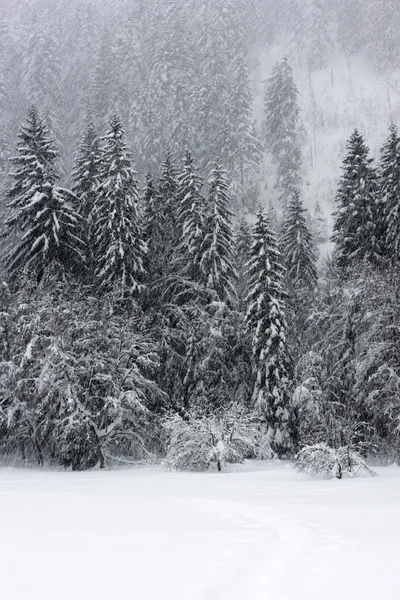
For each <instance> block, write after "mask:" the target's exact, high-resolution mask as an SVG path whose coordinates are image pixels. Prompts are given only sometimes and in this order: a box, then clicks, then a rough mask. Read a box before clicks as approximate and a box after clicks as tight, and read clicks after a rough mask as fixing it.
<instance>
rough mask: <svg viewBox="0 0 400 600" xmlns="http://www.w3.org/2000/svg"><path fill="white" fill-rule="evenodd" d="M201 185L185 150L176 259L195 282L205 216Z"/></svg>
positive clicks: (180, 184)
mask: <svg viewBox="0 0 400 600" xmlns="http://www.w3.org/2000/svg"><path fill="white" fill-rule="evenodd" d="M202 187H203V180H202V178H201V177H200V176H199V175H198V168H197V166H196V164H195V162H194V158H193V156H192V154H191V153H190V152H189V151H187V152H186V155H185V160H184V165H183V170H182V173H181V174H180V175H179V210H178V231H179V235H180V237H181V241H180V244H179V260H180V262H181V269H182V274H183V275H184V276H185V277H188V278H189V279H190V280H192V281H194V282H199V281H200V256H201V255H200V246H201V243H202V240H203V231H204V224H205V220H206V214H205V210H206V200H205V198H204V197H203V196H202V193H201V190H202Z"/></svg>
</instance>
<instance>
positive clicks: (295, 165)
mask: <svg viewBox="0 0 400 600" xmlns="http://www.w3.org/2000/svg"><path fill="white" fill-rule="evenodd" d="M298 95H299V92H298V89H297V86H296V84H295V82H294V79H293V71H292V68H291V66H290V64H289V62H288V59H287V57H285V58H284V59H283V60H282V61H281V62H280V63H278V64H277V65H276V66H275V67H274V68H273V70H272V74H271V76H270V77H269V79H268V80H267V83H266V88H265V101H264V113H265V121H264V138H265V144H266V146H267V148H268V149H269V150H270V152H271V154H272V158H273V160H274V162H275V163H276V165H277V170H278V179H277V189H278V190H279V191H280V192H281V197H282V199H283V201H284V202H285V201H286V198H287V197H289V196H290V195H291V194H292V193H293V192H294V191H296V190H298V189H299V186H300V183H301V174H300V170H301V160H302V159H301V145H300V112H299V106H298Z"/></svg>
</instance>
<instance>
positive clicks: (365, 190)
mask: <svg viewBox="0 0 400 600" xmlns="http://www.w3.org/2000/svg"><path fill="white" fill-rule="evenodd" d="M372 162H373V159H371V158H369V148H368V146H367V145H366V143H365V141H364V138H363V136H362V135H361V134H360V133H359V132H358V131H357V130H355V131H354V132H353V134H352V135H351V137H350V139H349V141H348V143H347V155H346V157H345V159H344V161H343V166H342V173H343V174H342V177H341V180H340V182H339V188H338V192H337V197H336V201H337V210H336V212H335V223H334V227H333V235H332V241H334V242H335V243H336V250H335V252H336V259H337V262H338V265H339V266H340V267H342V268H348V267H351V266H353V265H354V261H357V262H361V261H363V260H367V261H370V262H372V263H379V262H380V250H379V243H380V242H379V226H378V204H377V181H376V173H375V170H374V168H373V166H372Z"/></svg>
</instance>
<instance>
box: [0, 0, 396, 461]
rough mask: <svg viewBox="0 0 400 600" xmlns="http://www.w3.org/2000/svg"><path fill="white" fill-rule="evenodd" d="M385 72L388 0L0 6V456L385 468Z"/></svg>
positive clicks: (388, 309) (392, 376)
mask: <svg viewBox="0 0 400 600" xmlns="http://www.w3.org/2000/svg"><path fill="white" fill-rule="evenodd" d="M399 52H400V4H399V3H398V2H394V1H393V2H389V1H387V0H352V2H349V0H331V1H328V0H280V1H279V2H278V1H277V0H202V1H201V2H199V1H198V0H197V1H196V0H168V2H166V1H165V0H147V1H146V2H144V1H143V0H113V1H108V2H102V1H100V0H69V2H68V3H61V2H59V1H57V0H45V1H44V0H31V1H29V0H2V2H1V6H0V211H1V213H0V235H1V237H0V258H1V266H0V269H1V272H0V277H1V280H0V281H1V287H0V455H1V457H2V458H3V459H8V458H10V457H13V458H14V459H15V457H18V460H22V461H26V462H32V463H33V462H36V463H38V464H39V465H44V464H51V465H57V466H64V467H66V468H72V469H73V470H83V469H89V468H93V467H96V466H98V467H100V468H104V467H106V466H110V465H113V464H118V462H128V463H129V462H146V463H147V462H158V461H163V463H164V464H165V465H166V466H168V467H169V468H171V469H179V470H192V469H194V470H206V469H208V468H209V467H210V465H215V466H217V467H218V469H221V468H223V465H224V464H225V463H227V462H228V463H229V462H241V461H243V460H244V459H247V458H259V459H271V458H288V459H292V458H293V457H297V458H296V460H297V463H298V468H299V470H307V469H310V468H311V469H312V468H314V467H315V456H316V453H317V455H318V457H317V462H318V463H320V462H321V461H322V462H323V461H324V460H325V459H324V458H323V456H322V455H326V454H327V453H328V454H329V457H330V458H328V459H326V460H327V461H328V462H329V461H332V460H335V459H332V456H339V459H337V460H338V462H339V465H340V469H341V468H342V467H343V465H345V466H346V465H347V467H348V468H349V469H350V470H351V465H350V463H351V461H354V462H355V463H357V465H358V467H360V466H363V468H365V469H368V467H367V466H366V463H364V462H363V461H364V460H366V461H383V462H385V461H387V462H390V461H393V460H396V459H398V458H399V454H400V446H399V434H400V278H399V272H400V133H399V131H398V129H397V125H396V122H398V121H399V120H400V96H399V90H400V77H399V75H400V72H397V71H396V69H397V67H398V65H397V62H398V61H397V59H398V55H399ZM341 457H342V458H341ZM343 457H344V458H343ZM329 464H330V463H329ZM310 465H311V466H310Z"/></svg>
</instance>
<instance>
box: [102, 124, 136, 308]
mask: <svg viewBox="0 0 400 600" xmlns="http://www.w3.org/2000/svg"><path fill="white" fill-rule="evenodd" d="M103 144H104V145H103V151H102V157H101V171H100V185H99V187H98V189H97V194H98V198H97V202H96V207H95V210H94V213H93V219H94V235H93V238H94V259H95V277H96V280H97V284H98V288H99V289H100V290H105V289H110V288H113V287H114V288H115V290H116V293H117V295H118V296H119V299H120V300H121V301H122V300H124V299H128V298H130V297H137V296H138V294H139V292H140V291H141V289H142V280H143V276H144V268H143V261H144V257H145V254H146V244H145V242H144V240H143V233H142V223H141V217H140V213H139V207H138V203H139V193H138V184H137V181H136V179H135V173H134V171H133V169H132V166H131V162H130V155H129V152H128V149H127V146H126V143H125V140H124V130H123V128H122V123H121V121H120V119H119V117H117V116H114V117H112V119H111V120H110V123H109V130H108V132H107V134H106V136H105V137H104V138H103Z"/></svg>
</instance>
